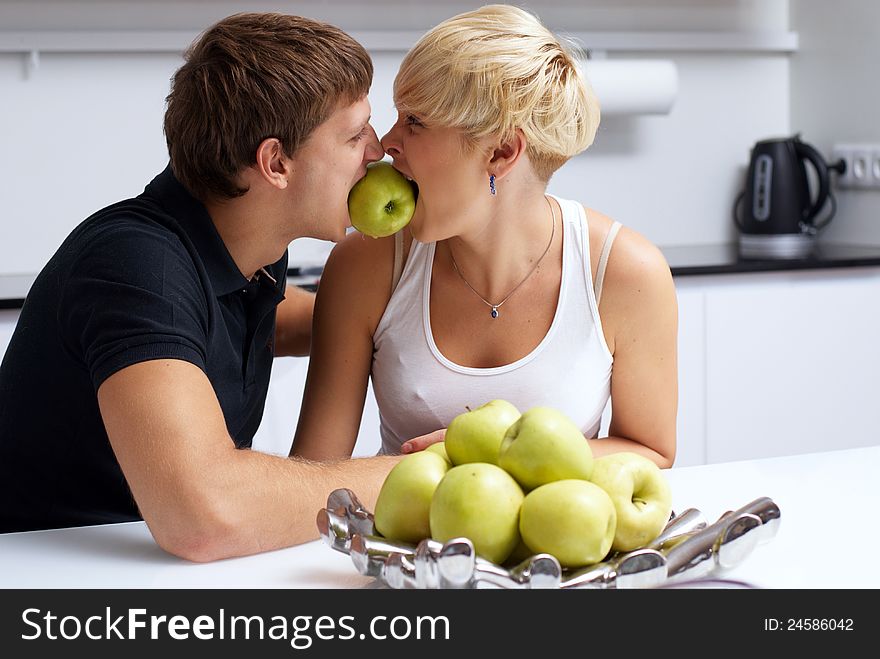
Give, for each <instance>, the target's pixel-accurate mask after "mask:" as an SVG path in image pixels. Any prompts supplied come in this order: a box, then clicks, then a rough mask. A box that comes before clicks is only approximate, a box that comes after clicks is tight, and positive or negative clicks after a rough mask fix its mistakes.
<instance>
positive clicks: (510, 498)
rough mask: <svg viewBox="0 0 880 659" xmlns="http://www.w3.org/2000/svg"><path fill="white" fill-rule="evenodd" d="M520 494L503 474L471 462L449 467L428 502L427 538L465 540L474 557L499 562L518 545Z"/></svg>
mask: <svg viewBox="0 0 880 659" xmlns="http://www.w3.org/2000/svg"><path fill="white" fill-rule="evenodd" d="M522 501H523V492H522V489H520V486H519V485H517V482H516V481H515V480H513V478H512V477H511V476H510V474H508V473H507V472H506V471H504V470H503V469H501V468H500V467H497V466H495V465H493V464H488V463H485V462H472V463H469V464H463V465H459V466H457V467H453V468H452V469H450V470H449V471H448V472H446V475H445V476H444V477H443V480H441V481H440V484H439V485H438V486H437V489H436V490H435V491H434V498H433V499H432V500H431V513H430V517H431V537H432V538H434V539H435V540H438V541H440V542H446V541H447V540H451V539H452V538H461V537H465V538H469V539H470V541H471V542H473V543H474V549H475V550H476V552H477V554H479V555H480V556H482V557H483V558H486V559H488V560H490V561H494V562H495V563H503V562H504V560H505V559H507V557H508V556H510V553H511V552H512V551H513V549H514V547H516V545H517V544H518V543H519V507H520V505H521V504H522Z"/></svg>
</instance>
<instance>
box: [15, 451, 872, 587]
mask: <svg viewBox="0 0 880 659" xmlns="http://www.w3.org/2000/svg"><path fill="white" fill-rule="evenodd" d="M878 473H880V446H874V447H869V448H861V449H852V450H846V451H831V452H827V453H812V454H806V455H798V456H790V457H782V458H771V459H765V460H753V461H745V462H728V463H721V464H714V465H705V466H699V467H685V468H681V469H671V470H669V471H668V472H667V475H668V479H669V482H670V485H671V487H672V492H673V509H674V510H675V511H676V512H680V511H682V510H684V509H685V508H698V509H700V510H701V511H703V513H705V515H706V517H707V519H708V520H709V522H710V523H711V522H714V521H715V520H716V519H717V518H718V517H719V516H720V515H721V514H722V513H724V512H725V511H727V510H735V509H737V508H740V507H742V506H744V505H745V504H747V503H749V502H751V501H752V500H754V499H757V498H759V497H762V496H767V497H770V498H771V499H773V500H774V501H775V502H776V503H777V504H778V506H779V508H780V510H781V513H782V517H781V524H780V527H779V532H778V534H777V535H776V537H775V538H773V539H772V540H771V541H770V542H768V543H766V544H762V545H758V546H757V548H756V549H755V550H754V552H753V553H752V554H750V555H749V556H748V557H747V558H746V559H745V561H744V562H743V563H742V564H741V565H739V566H738V567H737V568H735V569H734V570H732V571H730V572H728V573H726V574H725V575H724V576H725V577H728V578H731V579H737V580H742V581H747V582H749V583H751V584H754V585H757V586H761V587H766V588H880V564H878V563H876V562H874V560H873V554H874V550H875V549H876V548H877V547H880V524H878V523H877V520H878V517H880V512H878V511H880V490H878V482H877V480H878ZM316 513H317V511H316ZM859 550H861V551H866V552H867V554H866V556H867V557H868V559H869V560H868V561H866V562H864V563H863V564H862V565H859V564H858V562H857V561H851V560H847V558H846V557H848V556H852V555H854V552H855V551H859ZM0 565H2V567H3V569H2V570H0V587H2V588H117V587H118V588H214V587H218V588H363V587H374V586H375V585H376V583H375V582H374V581H373V580H372V579H370V578H367V577H363V576H361V575H360V574H358V573H357V571H356V570H355V569H354V566H353V565H352V563H351V560H350V558H349V557H348V556H346V555H345V554H341V553H338V552H336V551H333V550H332V549H330V548H329V547H327V546H326V545H324V544H322V543H321V542H318V541H315V542H310V543H307V544H304V545H300V546H298V547H291V548H288V549H282V550H278V551H274V552H268V553H265V554H259V555H256V556H248V557H244V558H236V559H229V560H225V561H218V562H215V563H209V564H193V563H189V562H187V561H183V560H180V559H178V558H175V557H173V556H170V555H169V554H166V553H165V552H163V551H162V550H161V549H159V548H158V547H157V546H156V544H155V543H154V542H153V540H152V537H151V536H150V534H149V531H148V530H147V528H146V526H145V525H144V524H143V523H142V522H133V523H129V524H114V525H107V526H92V527H83V528H76V529H59V530H53V531H35V532H31V533H11V534H7V535H0Z"/></svg>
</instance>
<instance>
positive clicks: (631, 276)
mask: <svg viewBox="0 0 880 659" xmlns="http://www.w3.org/2000/svg"><path fill="white" fill-rule="evenodd" d="M586 213H587V218H588V223H587V225H588V227H589V231H590V251H591V254H590V257H591V261H592V262H593V263H596V262H597V261H598V258H599V254H600V253H601V251H602V246H603V245H604V243H605V239H606V238H607V236H608V232H609V231H610V230H611V226H612V225H613V224H614V220H613V219H612V218H610V217H608V216H607V215H605V214H604V213H601V212H599V211H596V210H594V209H591V208H586ZM667 276H671V275H670V273H669V265H668V263H667V262H666V258H665V257H664V256H663V252H661V251H660V249H659V248H658V247H657V246H656V245H655V244H654V243H652V242H651V241H650V240H648V239H647V238H646V237H645V236H644V235H642V234H641V233H639V232H638V231H636V230H634V229H630V228H629V227H627V226H625V225H623V226H621V227H620V230H619V231H618V233H617V236H616V238H615V239H614V243H613V245H612V249H611V253H610V255H609V258H608V265H607V269H606V271H605V284H604V286H606V287H607V286H614V285H615V283H619V284H623V285H624V286H626V287H631V286H633V285H637V284H640V283H649V282H652V281H655V280H656V279H657V278H658V277H660V278H661V279H665V278H666V277H667Z"/></svg>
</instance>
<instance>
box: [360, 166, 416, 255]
mask: <svg viewBox="0 0 880 659" xmlns="http://www.w3.org/2000/svg"><path fill="white" fill-rule="evenodd" d="M415 210H416V195H415V189H414V188H413V185H412V183H410V182H409V181H407V180H406V177H405V176H404V175H403V174H401V173H400V172H398V171H397V170H396V169H394V167H392V166H391V163H389V162H387V161H382V160H380V161H379V162H374V163H370V164H369V165H367V174H366V176H364V177H363V178H362V179H361V180H360V181H358V182H357V183H355V185H354V187H353V188H352V189H351V192H349V193H348V215H349V217H350V218H351V225H352V226H353V227H354V228H355V229H357V230H358V231H360V232H361V233H363V234H365V235H367V236H371V237H373V238H383V237H385V236H390V235H392V234H395V233H397V232H398V231H400V230H401V229H402V228H403V227H405V226H406V225H407V224H408V223H409V221H410V220H411V219H412V216H413V213H414V212H415Z"/></svg>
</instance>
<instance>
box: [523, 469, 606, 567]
mask: <svg viewBox="0 0 880 659" xmlns="http://www.w3.org/2000/svg"><path fill="white" fill-rule="evenodd" d="M616 518H617V515H616V511H615V509H614V504H613V503H611V498H610V497H609V496H608V494H607V493H606V492H605V490H603V489H602V488H601V487H599V486H598V485H596V484H595V483H591V482H589V481H585V480H581V479H569V480H560V481H554V482H552V483H547V484H546V485H542V486H541V487H538V488H536V489H534V490H532V491H531V492H529V493H528V494H527V495H526V497H525V499H524V500H523V503H522V508H521V509H520V517H519V530H520V533H521V534H522V539H523V541H524V542H525V543H526V545H527V546H528V547H529V549H531V550H532V551H533V552H534V553H547V554H553V556H555V557H556V559H557V560H558V561H559V564H560V565H561V566H563V567H581V566H584V565H590V564H592V563H598V562H599V561H601V560H603V559H604V558H605V557H606V556H607V555H608V552H609V551H610V550H611V545H612V542H613V541H614V530H615V527H616Z"/></svg>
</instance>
